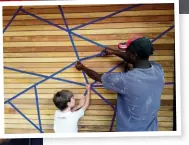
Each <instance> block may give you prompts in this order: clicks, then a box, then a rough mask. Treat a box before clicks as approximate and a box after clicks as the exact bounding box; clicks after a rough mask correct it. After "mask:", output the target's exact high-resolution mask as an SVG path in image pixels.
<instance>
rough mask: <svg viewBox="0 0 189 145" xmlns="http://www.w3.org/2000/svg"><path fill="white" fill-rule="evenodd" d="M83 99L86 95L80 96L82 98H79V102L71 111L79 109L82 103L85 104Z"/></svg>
mask: <svg viewBox="0 0 189 145" xmlns="http://www.w3.org/2000/svg"><path fill="white" fill-rule="evenodd" d="M85 100H86V97H85V96H82V98H81V99H80V101H79V104H78V105H77V106H75V107H74V108H73V109H72V111H76V110H78V109H80V108H81V107H82V106H83V105H84V104H85Z"/></svg>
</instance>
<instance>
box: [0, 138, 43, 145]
mask: <svg viewBox="0 0 189 145" xmlns="http://www.w3.org/2000/svg"><path fill="white" fill-rule="evenodd" d="M0 145H43V139H42V138H32V139H30V138H27V139H9V140H4V141H3V142H2V143H0Z"/></svg>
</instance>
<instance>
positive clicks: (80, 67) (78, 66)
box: [75, 61, 85, 71]
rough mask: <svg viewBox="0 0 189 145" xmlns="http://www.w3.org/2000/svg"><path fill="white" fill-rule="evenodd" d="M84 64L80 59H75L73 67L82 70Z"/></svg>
mask: <svg viewBox="0 0 189 145" xmlns="http://www.w3.org/2000/svg"><path fill="white" fill-rule="evenodd" d="M84 67H85V66H84V65H83V64H82V63H81V62H80V61H77V62H76V65H75V68H76V69H77V70H79V71H80V70H83V69H84Z"/></svg>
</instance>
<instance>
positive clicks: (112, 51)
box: [101, 48, 115, 56]
mask: <svg viewBox="0 0 189 145" xmlns="http://www.w3.org/2000/svg"><path fill="white" fill-rule="evenodd" d="M114 52H115V50H113V49H111V48H105V49H104V50H102V52H101V54H102V55H101V56H107V55H113V54H114Z"/></svg>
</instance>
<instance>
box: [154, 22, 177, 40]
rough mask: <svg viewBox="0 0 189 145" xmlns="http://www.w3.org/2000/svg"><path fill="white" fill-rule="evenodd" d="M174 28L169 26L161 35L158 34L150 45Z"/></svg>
mask: <svg viewBox="0 0 189 145" xmlns="http://www.w3.org/2000/svg"><path fill="white" fill-rule="evenodd" d="M174 27H175V26H174V25H173V26H171V27H170V28H169V29H167V30H165V31H163V32H162V33H161V34H159V35H158V36H157V37H156V38H154V39H153V40H152V43H153V42H155V41H156V40H158V39H159V38H161V37H162V36H163V35H165V34H166V33H168V32H169V31H170V30H171V29H173V28H174Z"/></svg>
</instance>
